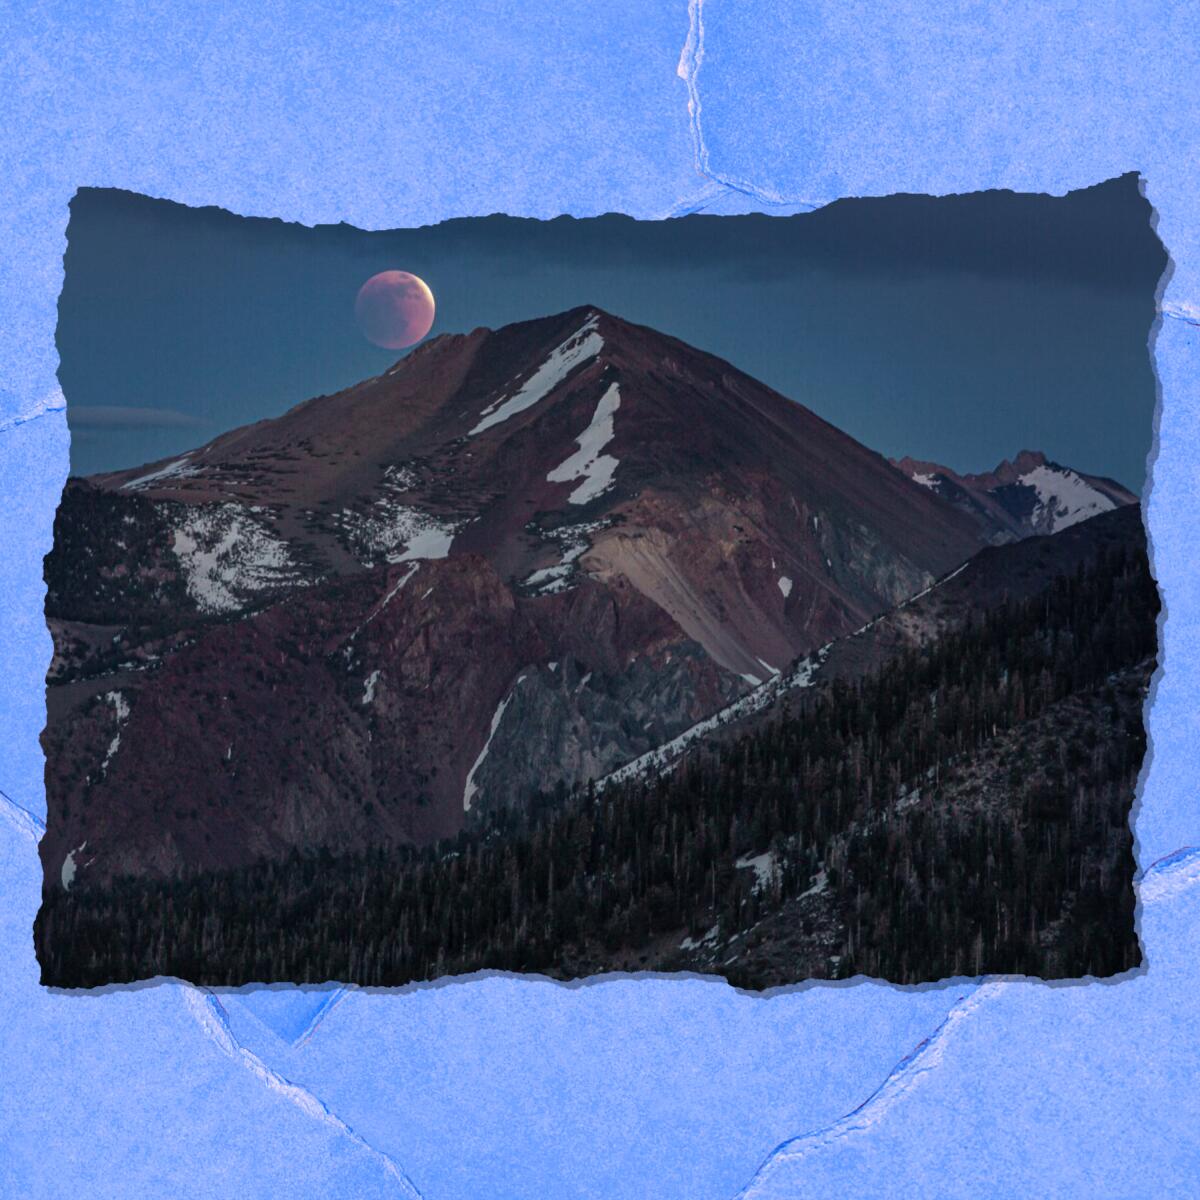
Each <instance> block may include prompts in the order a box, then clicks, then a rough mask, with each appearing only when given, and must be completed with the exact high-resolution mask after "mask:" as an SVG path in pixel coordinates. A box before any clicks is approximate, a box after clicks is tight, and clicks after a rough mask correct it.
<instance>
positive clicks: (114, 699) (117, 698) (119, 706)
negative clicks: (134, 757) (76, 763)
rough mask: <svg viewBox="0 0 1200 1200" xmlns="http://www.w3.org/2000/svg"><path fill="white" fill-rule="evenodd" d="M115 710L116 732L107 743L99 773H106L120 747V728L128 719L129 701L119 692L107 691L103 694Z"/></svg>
mask: <svg viewBox="0 0 1200 1200" xmlns="http://www.w3.org/2000/svg"><path fill="white" fill-rule="evenodd" d="M104 698H105V700H107V701H108V702H109V703H110V704H111V705H112V706H113V710H114V711H115V712H116V716H117V732H116V733H115V734H114V735H113V740H112V741H111V742H109V743H108V751H107V753H106V754H105V755H104V761H103V762H102V763H101V764H100V774H101V775H107V774H108V764H109V763H110V762H112V757H113V755H114V754H116V752H117V751H118V750H119V749H120V748H121V728H122V727H123V726H124V724H125V722H126V721H127V720H129V701H128V700H126V699H125V697H124V695H123V694H122V693H121V692H107V693H106V694H105V696H104Z"/></svg>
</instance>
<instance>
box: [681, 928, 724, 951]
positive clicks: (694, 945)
mask: <svg viewBox="0 0 1200 1200" xmlns="http://www.w3.org/2000/svg"><path fill="white" fill-rule="evenodd" d="M720 934H721V926H720V925H714V926H713V927H712V928H711V929H710V930H709V931H708V932H707V933H706V934H705V935H704V936H703V937H699V938H693V937H685V938H684V939H683V941H682V942H680V943H679V948H680V950H699V949H700V948H701V947H702V946H711V945H714V944H715V943H716V940H717V938H718V937H720Z"/></svg>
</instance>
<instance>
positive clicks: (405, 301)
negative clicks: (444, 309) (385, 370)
mask: <svg viewBox="0 0 1200 1200" xmlns="http://www.w3.org/2000/svg"><path fill="white" fill-rule="evenodd" d="M433 313H434V303H433V293H432V292H431V291H430V290H429V285H428V284H427V283H426V282H425V280H423V279H420V278H418V277H417V276H416V275H410V274H409V273H408V272H407V271H380V272H379V274H378V275H372V276H371V278H370V279H368V280H367V282H366V283H364V284H363V285H362V287H360V288H359V289H358V296H357V298H356V299H355V301H354V319H355V320H356V321H357V322H358V327H359V328H360V329H361V330H362V331H363V333H364V334H365V335H366V336H367V339H368V340H369V341H372V342H374V343H375V345H377V346H384V347H386V348H387V349H388V350H403V349H404V347H405V346H411V345H413V344H414V343H416V342H419V341H420V340H421V339H422V338H423V337H424V336H425V335H426V334H427V333H428V332H429V331H430V329H431V328H433Z"/></svg>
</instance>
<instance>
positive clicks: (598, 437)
mask: <svg viewBox="0 0 1200 1200" xmlns="http://www.w3.org/2000/svg"><path fill="white" fill-rule="evenodd" d="M620 404H621V393H620V389H619V388H618V386H617V384H615V383H613V384H610V385H609V388H608V391H606V392H605V393H604V395H603V396H601V397H600V402H599V403H598V404H597V405H596V411H595V412H594V413H593V414H592V420H591V422H590V424H589V425H588V427H587V428H586V429H585V430H584V431H583V432H582V433H581V434H580V435H579V437H578V438H576V441H577V442H578V444H579V449H578V450H576V451H575V453H574V454H572V455H571V457H570V458H568V459H567V460H566V462H564V463H561V464H559V466H557V467H555V468H554V470H553V471H551V472H550V474H549V475H547V476H546V479H547V481H548V482H550V483H568V482H569V481H570V480H572V479H582V480H583V482H582V483H581V484H580V485H579V486H578V487H577V488H576V489H575V490H574V491H573V492H572V493H571V494H570V495H569V496H568V497H567V500H568V501H569V502H570V503H571V504H587V503H589V502H590V501H592V500H595V499H596V497H597V496H599V495H601V494H602V493H604V492H605V491H607V490H608V489H609V488H610V487H612V482H613V476H614V475H615V474H616V470H617V467H618V465H619V463H618V461H617V459H615V458H613V457H612V455H611V454H602V453H601V451H602V450H603V449H604V447H605V446H607V445H608V443H609V442H611V441H612V439H613V419H614V416H615V415H616V411H617V409H618V408H619V407H620Z"/></svg>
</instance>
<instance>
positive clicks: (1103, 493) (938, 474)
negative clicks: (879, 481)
mask: <svg viewBox="0 0 1200 1200" xmlns="http://www.w3.org/2000/svg"><path fill="white" fill-rule="evenodd" d="M890 461H891V463H892V465H893V466H894V467H895V468H896V469H897V470H899V471H900V472H902V473H903V474H904V475H907V476H908V478H910V479H911V480H912V481H913V482H914V483H918V484H920V485H921V486H922V487H925V488H928V489H930V490H931V491H933V492H934V493H935V494H937V495H938V496H940V497H941V498H942V499H943V500H948V501H949V502H950V503H951V504H953V505H954V506H955V507H956V508H959V509H961V510H962V511H964V512H967V513H969V514H970V515H971V516H973V517H974V518H975V520H976V521H977V522H978V523H979V524H980V525H981V526H982V528H983V530H984V532H985V534H986V536H988V537H989V538H990V539H991V540H992V541H1011V540H1013V539H1014V538H1023V537H1029V536H1030V535H1033V534H1046V533H1054V532H1056V531H1057V530H1060V529H1066V528H1067V527H1068V526H1071V525H1074V524H1077V523H1078V522H1080V521H1085V520H1087V519H1088V518H1089V517H1094V516H1096V515H1098V514H1099V513H1102V512H1108V511H1110V510H1111V509H1114V508H1119V507H1121V506H1122V505H1126V504H1136V503H1137V497H1136V496H1135V495H1134V494H1133V493H1132V492H1130V491H1129V490H1128V489H1127V488H1124V487H1122V486H1121V485H1120V484H1119V483H1116V482H1115V481H1113V480H1111V479H1106V478H1103V477H1101V476H1096V475H1086V474H1084V473H1083V472H1082V471H1076V470H1074V469H1073V468H1071V467H1065V466H1062V465H1061V464H1059V463H1056V462H1053V461H1051V460H1050V459H1048V458H1047V457H1046V455H1045V454H1044V453H1043V452H1042V451H1041V450H1021V451H1019V452H1018V453H1017V455H1016V456H1015V457H1014V458H1013V459H1012V460H1011V461H1010V460H1009V459H1004V460H1003V461H1002V462H1001V463H1000V464H999V465H998V466H997V467H996V468H995V469H994V470H991V471H983V472H980V473H977V474H964V475H960V474H958V473H957V472H955V471H952V470H951V469H950V468H949V467H943V466H941V465H939V464H938V463H931V462H922V461H919V460H917V459H914V458H908V457H905V458H901V459H891V460H890Z"/></svg>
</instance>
